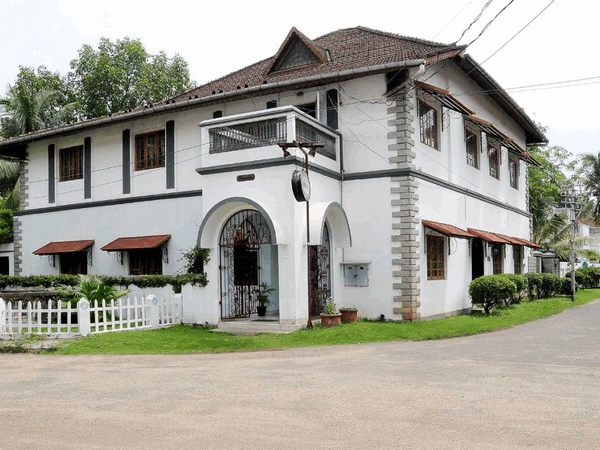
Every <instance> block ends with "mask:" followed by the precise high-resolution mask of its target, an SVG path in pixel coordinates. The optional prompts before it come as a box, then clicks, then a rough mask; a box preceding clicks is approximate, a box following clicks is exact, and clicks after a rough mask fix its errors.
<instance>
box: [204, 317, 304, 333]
mask: <svg viewBox="0 0 600 450" xmlns="http://www.w3.org/2000/svg"><path fill="white" fill-rule="evenodd" d="M302 328H306V324H302V325H290V324H281V323H279V319H276V318H269V316H266V317H265V318H258V316H254V315H253V316H252V317H250V318H244V319H233V320H224V321H221V322H219V325H218V326H217V328H214V329H213V330H212V331H213V332H215V333H232V334H246V335H252V334H257V333H291V332H293V331H298V330H300V329H302Z"/></svg>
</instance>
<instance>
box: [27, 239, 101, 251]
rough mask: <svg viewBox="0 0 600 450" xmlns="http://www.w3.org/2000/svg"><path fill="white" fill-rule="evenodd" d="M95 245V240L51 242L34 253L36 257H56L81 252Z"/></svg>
mask: <svg viewBox="0 0 600 450" xmlns="http://www.w3.org/2000/svg"><path fill="white" fill-rule="evenodd" d="M93 243H94V240H93V239H88V240H85V241H62V242H50V243H49V244H46V245H44V246H43V247H40V248H38V249H37V250H36V251H34V252H33V254H34V255H55V254H57V253H72V252H81V251H83V250H85V249H86V248H88V247H90V246H91V245H92V244H93Z"/></svg>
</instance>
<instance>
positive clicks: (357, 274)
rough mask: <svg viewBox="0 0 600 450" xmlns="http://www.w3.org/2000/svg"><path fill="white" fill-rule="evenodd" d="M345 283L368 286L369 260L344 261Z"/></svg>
mask: <svg viewBox="0 0 600 450" xmlns="http://www.w3.org/2000/svg"><path fill="white" fill-rule="evenodd" d="M342 267H343V269H344V285H345V286H357V287H366V286H368V285H369V263H368V262H343V263H342Z"/></svg>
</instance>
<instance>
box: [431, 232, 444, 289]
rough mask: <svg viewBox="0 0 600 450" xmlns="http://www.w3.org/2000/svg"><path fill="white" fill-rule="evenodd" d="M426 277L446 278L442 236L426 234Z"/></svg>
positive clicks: (432, 278) (433, 278)
mask: <svg viewBox="0 0 600 450" xmlns="http://www.w3.org/2000/svg"><path fill="white" fill-rule="evenodd" d="M427 279H428V280H444V279H446V253H445V252H444V237H443V236H433V235H428V236H427Z"/></svg>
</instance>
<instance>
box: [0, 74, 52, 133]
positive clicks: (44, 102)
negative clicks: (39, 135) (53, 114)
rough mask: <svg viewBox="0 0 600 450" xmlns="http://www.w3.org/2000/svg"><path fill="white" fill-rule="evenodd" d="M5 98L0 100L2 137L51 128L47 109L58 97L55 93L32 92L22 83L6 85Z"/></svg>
mask: <svg viewBox="0 0 600 450" xmlns="http://www.w3.org/2000/svg"><path fill="white" fill-rule="evenodd" d="M7 91H8V93H7V96H6V97H4V98H2V99H0V106H1V107H2V108H3V109H4V113H3V114H2V115H3V117H2V134H3V135H4V137H6V138H8V137H13V136H19V135H21V134H27V133H31V132H32V131H37V130H41V129H43V128H48V127H50V126H52V122H53V119H49V118H48V117H49V115H48V114H47V109H48V107H49V106H50V103H51V101H52V100H53V98H54V97H56V96H57V95H58V92H57V91H54V90H49V89H41V90H38V91H34V90H33V89H32V88H31V87H29V86H28V85H27V84H25V83H24V82H22V81H20V82H17V83H16V84H15V85H14V86H11V85H10V84H9V85H8V88H7Z"/></svg>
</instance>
